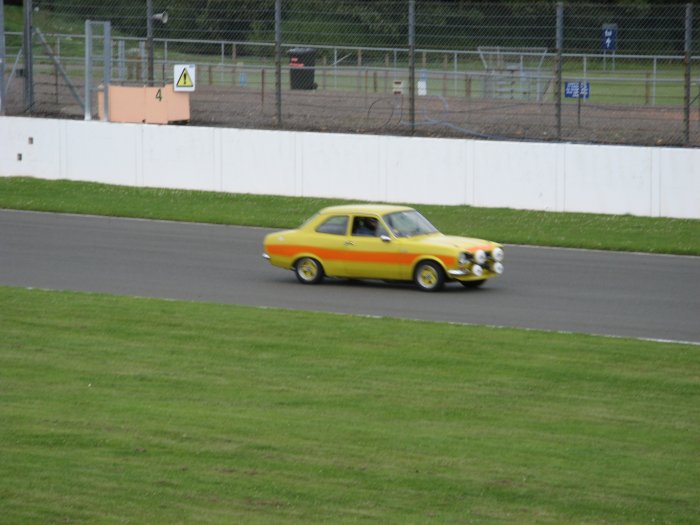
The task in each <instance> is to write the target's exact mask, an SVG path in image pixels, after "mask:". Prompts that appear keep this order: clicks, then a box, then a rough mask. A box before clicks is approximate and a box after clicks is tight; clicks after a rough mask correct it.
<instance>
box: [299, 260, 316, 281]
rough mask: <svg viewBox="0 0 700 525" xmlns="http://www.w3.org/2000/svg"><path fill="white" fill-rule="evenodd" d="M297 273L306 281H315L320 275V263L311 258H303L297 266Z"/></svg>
mask: <svg viewBox="0 0 700 525" xmlns="http://www.w3.org/2000/svg"><path fill="white" fill-rule="evenodd" d="M297 273H298V274H299V277H301V278H302V279H304V280H305V281H313V280H314V279H316V277H317V276H318V265H317V264H316V262H315V261H313V260H311V259H302V260H301V261H300V262H299V265H298V266H297Z"/></svg>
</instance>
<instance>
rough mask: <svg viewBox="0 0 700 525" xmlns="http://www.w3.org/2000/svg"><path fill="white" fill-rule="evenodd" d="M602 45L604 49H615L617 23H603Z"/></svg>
mask: <svg viewBox="0 0 700 525" xmlns="http://www.w3.org/2000/svg"><path fill="white" fill-rule="evenodd" d="M602 46H603V50H604V51H615V50H617V24H603V32H602Z"/></svg>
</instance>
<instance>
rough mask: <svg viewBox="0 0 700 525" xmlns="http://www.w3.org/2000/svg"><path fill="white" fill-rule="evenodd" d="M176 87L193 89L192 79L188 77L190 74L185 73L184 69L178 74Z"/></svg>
mask: <svg viewBox="0 0 700 525" xmlns="http://www.w3.org/2000/svg"><path fill="white" fill-rule="evenodd" d="M176 86H177V87H181V88H191V87H194V84H193V83H192V77H190V74H189V72H188V71H187V68H186V67H185V68H183V69H182V73H181V74H180V78H178V79H177V84H176Z"/></svg>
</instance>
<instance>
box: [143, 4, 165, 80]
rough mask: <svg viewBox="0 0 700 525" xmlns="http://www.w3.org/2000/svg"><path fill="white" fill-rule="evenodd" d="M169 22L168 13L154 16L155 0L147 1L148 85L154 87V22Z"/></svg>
mask: <svg viewBox="0 0 700 525" xmlns="http://www.w3.org/2000/svg"><path fill="white" fill-rule="evenodd" d="M154 20H158V21H160V22H162V23H163V24H166V23H167V22H168V13H167V12H166V11H163V12H162V13H157V14H155V15H154V14H153V0H146V53H147V54H148V85H149V86H152V85H153V21H154Z"/></svg>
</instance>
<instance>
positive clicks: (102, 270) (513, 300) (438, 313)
mask: <svg viewBox="0 0 700 525" xmlns="http://www.w3.org/2000/svg"><path fill="white" fill-rule="evenodd" d="M270 231H272V230H269V229H263V228H246V227H237V226H219V225H209V224H191V223H177V222H166V221H147V220H139V219H120V218H107V217H93V216H78V215H65V214H53V213H36V212H22V211H12V210H0V285H7V286H20V287H31V288H44V289H55V290H75V291H86V292H106V293H111V294H118V295H130V296H145V297H161V298H171V299H184V300H192V301H202V302H213V303H224V304H241V305H253V306H264V307H278V308H286V309H298V310H309V311H319V312H320V311H323V312H336V313H347V314H360V315H369V316H387V317H397V318H406V319H420V320H431V321H447V322H454V323H464V324H485V325H492V326H506V327H522V328H530V329H542V330H550V331H565V332H579V333H590V334H600V335H612V336H625V337H636V338H645V339H647V338H648V339H658V340H669V341H681V342H692V343H696V344H700V257H685V256H669V255H649V254H639V253H621V252H602V251H586V250H571V249H556V248H539V247H525V246H506V247H505V250H506V259H505V261H504V265H505V273H504V275H503V276H502V277H500V278H497V279H493V280H490V281H488V282H487V283H486V284H485V285H484V286H483V287H482V288H480V289H476V290H468V289H464V288H463V287H462V286H460V285H459V284H458V283H452V284H449V285H448V286H446V288H445V290H444V291H443V292H440V293H424V292H420V291H418V290H417V289H415V288H414V287H413V286H412V285H410V284H403V283H397V284H387V283H384V282H378V281H376V282H375V281H346V280H331V279H327V280H325V281H324V283H323V284H321V285H318V286H304V285H302V284H300V283H298V282H297V280H296V278H295V277H294V274H293V273H292V272H290V271H285V270H282V269H279V268H274V267H272V266H270V265H269V263H267V262H266V261H264V260H263V259H262V257H261V253H262V239H263V237H264V236H265V234H266V233H268V232H270ZM314 328H315V329H322V327H320V326H319V327H314Z"/></svg>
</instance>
